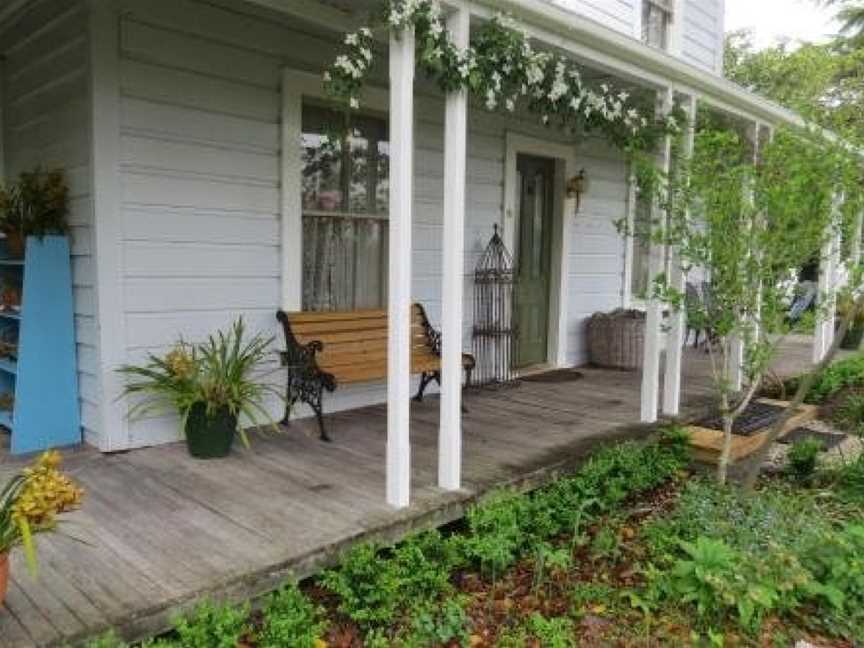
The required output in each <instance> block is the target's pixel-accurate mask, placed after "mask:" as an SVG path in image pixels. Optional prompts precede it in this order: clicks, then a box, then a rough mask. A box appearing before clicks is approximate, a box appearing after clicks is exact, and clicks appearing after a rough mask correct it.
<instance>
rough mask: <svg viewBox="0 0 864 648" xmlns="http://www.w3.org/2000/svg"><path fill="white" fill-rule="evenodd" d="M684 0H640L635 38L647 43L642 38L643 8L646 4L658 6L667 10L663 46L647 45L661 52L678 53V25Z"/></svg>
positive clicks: (679, 44) (679, 40)
mask: <svg viewBox="0 0 864 648" xmlns="http://www.w3.org/2000/svg"><path fill="white" fill-rule="evenodd" d="M685 1H686V0H641V2H640V3H639V6H638V13H637V16H636V21H635V22H636V34H635V35H636V38H637V39H638V40H639V41H640V42H642V43H643V44H645V45H648V43H647V42H646V41H645V40H644V38H643V31H644V27H645V20H644V16H645V9H646V8H647V7H648V5H655V6H660V9H661V10H663V11H667V12H668V13H669V20H668V22H667V23H666V33H665V35H664V40H665V41H666V42H665V44H664V46H663V47H658V46H657V45H649V47H653V48H655V49H659V50H660V51H663V52H669V53H671V54H680V51H681V39H680V34H679V32H680V30H679V26H680V25H681V23H682V20H681V19H680V18H681V16H683V10H684V2H685ZM661 5H668V6H665V7H664V6H661Z"/></svg>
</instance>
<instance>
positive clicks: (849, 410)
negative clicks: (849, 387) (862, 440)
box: [833, 394, 864, 436]
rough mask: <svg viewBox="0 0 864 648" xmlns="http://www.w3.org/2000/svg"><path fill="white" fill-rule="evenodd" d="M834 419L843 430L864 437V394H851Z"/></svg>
mask: <svg viewBox="0 0 864 648" xmlns="http://www.w3.org/2000/svg"><path fill="white" fill-rule="evenodd" d="M833 419H834V422H835V423H836V424H837V425H838V426H840V427H842V428H843V429H845V430H847V431H849V432H852V433H853V434H857V435H859V436H864V394H849V396H847V397H846V400H845V401H844V402H843V404H842V405H841V406H840V407H839V408H838V409H837V413H836V414H835V415H834V417H833Z"/></svg>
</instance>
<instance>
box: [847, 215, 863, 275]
mask: <svg viewBox="0 0 864 648" xmlns="http://www.w3.org/2000/svg"><path fill="white" fill-rule="evenodd" d="M852 233H853V238H852V246H851V249H850V250H849V262H850V264H851V266H852V268H856V267H858V264H859V263H861V237H862V235H864V212H861V211H859V212H858V213H857V214H855V225H854V226H853V227H852ZM852 268H850V270H851V269H852Z"/></svg>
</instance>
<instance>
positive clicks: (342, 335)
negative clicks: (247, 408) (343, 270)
mask: <svg viewBox="0 0 864 648" xmlns="http://www.w3.org/2000/svg"><path fill="white" fill-rule="evenodd" d="M276 318H277V319H278V320H279V321H280V322H281V323H282V328H283V329H284V330H285V346H286V348H285V351H283V352H282V365H283V366H285V367H287V368H288V387H287V393H286V397H285V402H286V406H285V419H284V420H283V423H285V424H288V423H289V419H290V416H291V409H292V408H293V406H294V405H295V404H296V403H297V401H300V402H302V403H306V404H307V405H309V406H310V407H311V408H312V410H313V411H314V412H315V416H316V417H317V419H318V426H319V428H320V431H321V439H322V440H324V441H329V440H330V438H329V437H328V435H327V431H326V430H325V429H324V418H323V411H322V398H323V394H324V391H325V390H326V391H329V392H332V391H334V390H335V389H336V388H337V387H338V386H339V385H347V384H351V383H363V382H372V381H376V380H383V379H385V378H386V377H387V311H386V310H383V309H374V310H371V309H370V310H356V311H331V312H295V313H286V312H285V311H281V310H280V311H279V312H278V313H276ZM474 366H475V361H474V356H472V355H471V354H469V353H463V354H462V367H463V369H464V370H465V380H466V384H470V383H471V372H472V371H473V369H474ZM411 373H412V374H420V387H419V389H418V390H417V395H416V396H415V397H414V400H417V401H421V400H423V392H424V391H425V390H426V387H427V386H428V385H429V383H430V382H432V381H433V380H434V381H436V382H437V383H438V384H439V385H440V384H441V334H440V333H439V332H438V331H436V330H435V329H434V328H432V325H431V324H430V323H429V318H428V317H426V311H425V310H424V309H423V306H421V305H420V304H414V305H413V306H412V308H411Z"/></svg>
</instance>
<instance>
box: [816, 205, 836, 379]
mask: <svg viewBox="0 0 864 648" xmlns="http://www.w3.org/2000/svg"><path fill="white" fill-rule="evenodd" d="M842 204H843V196H842V195H841V194H839V193H838V194H837V195H836V196H835V197H834V203H833V205H832V212H833V215H832V219H831V221H832V222H831V225H830V228H831V235H830V236H828V237H826V239H825V243H824V245H823V246H822V253H821V255H820V263H819V302H818V303H819V311H822V312H820V313H819V314H820V315H821V316H820V317H819V319H818V320H817V322H816V334H815V335H814V336H813V363H814V364H816V363H818V362H821V361H822V358H824V357H825V354H826V353H828V350H829V349H830V348H831V345H832V344H833V342H834V323H835V320H836V316H837V270H838V266H839V265H840V246H841V244H842V242H841V240H840V238H841V237H840V232H839V229H840V228H839V227H838V224H839V222H840V218H841V215H840V209H841V207H842ZM823 309H824V310H823Z"/></svg>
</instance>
